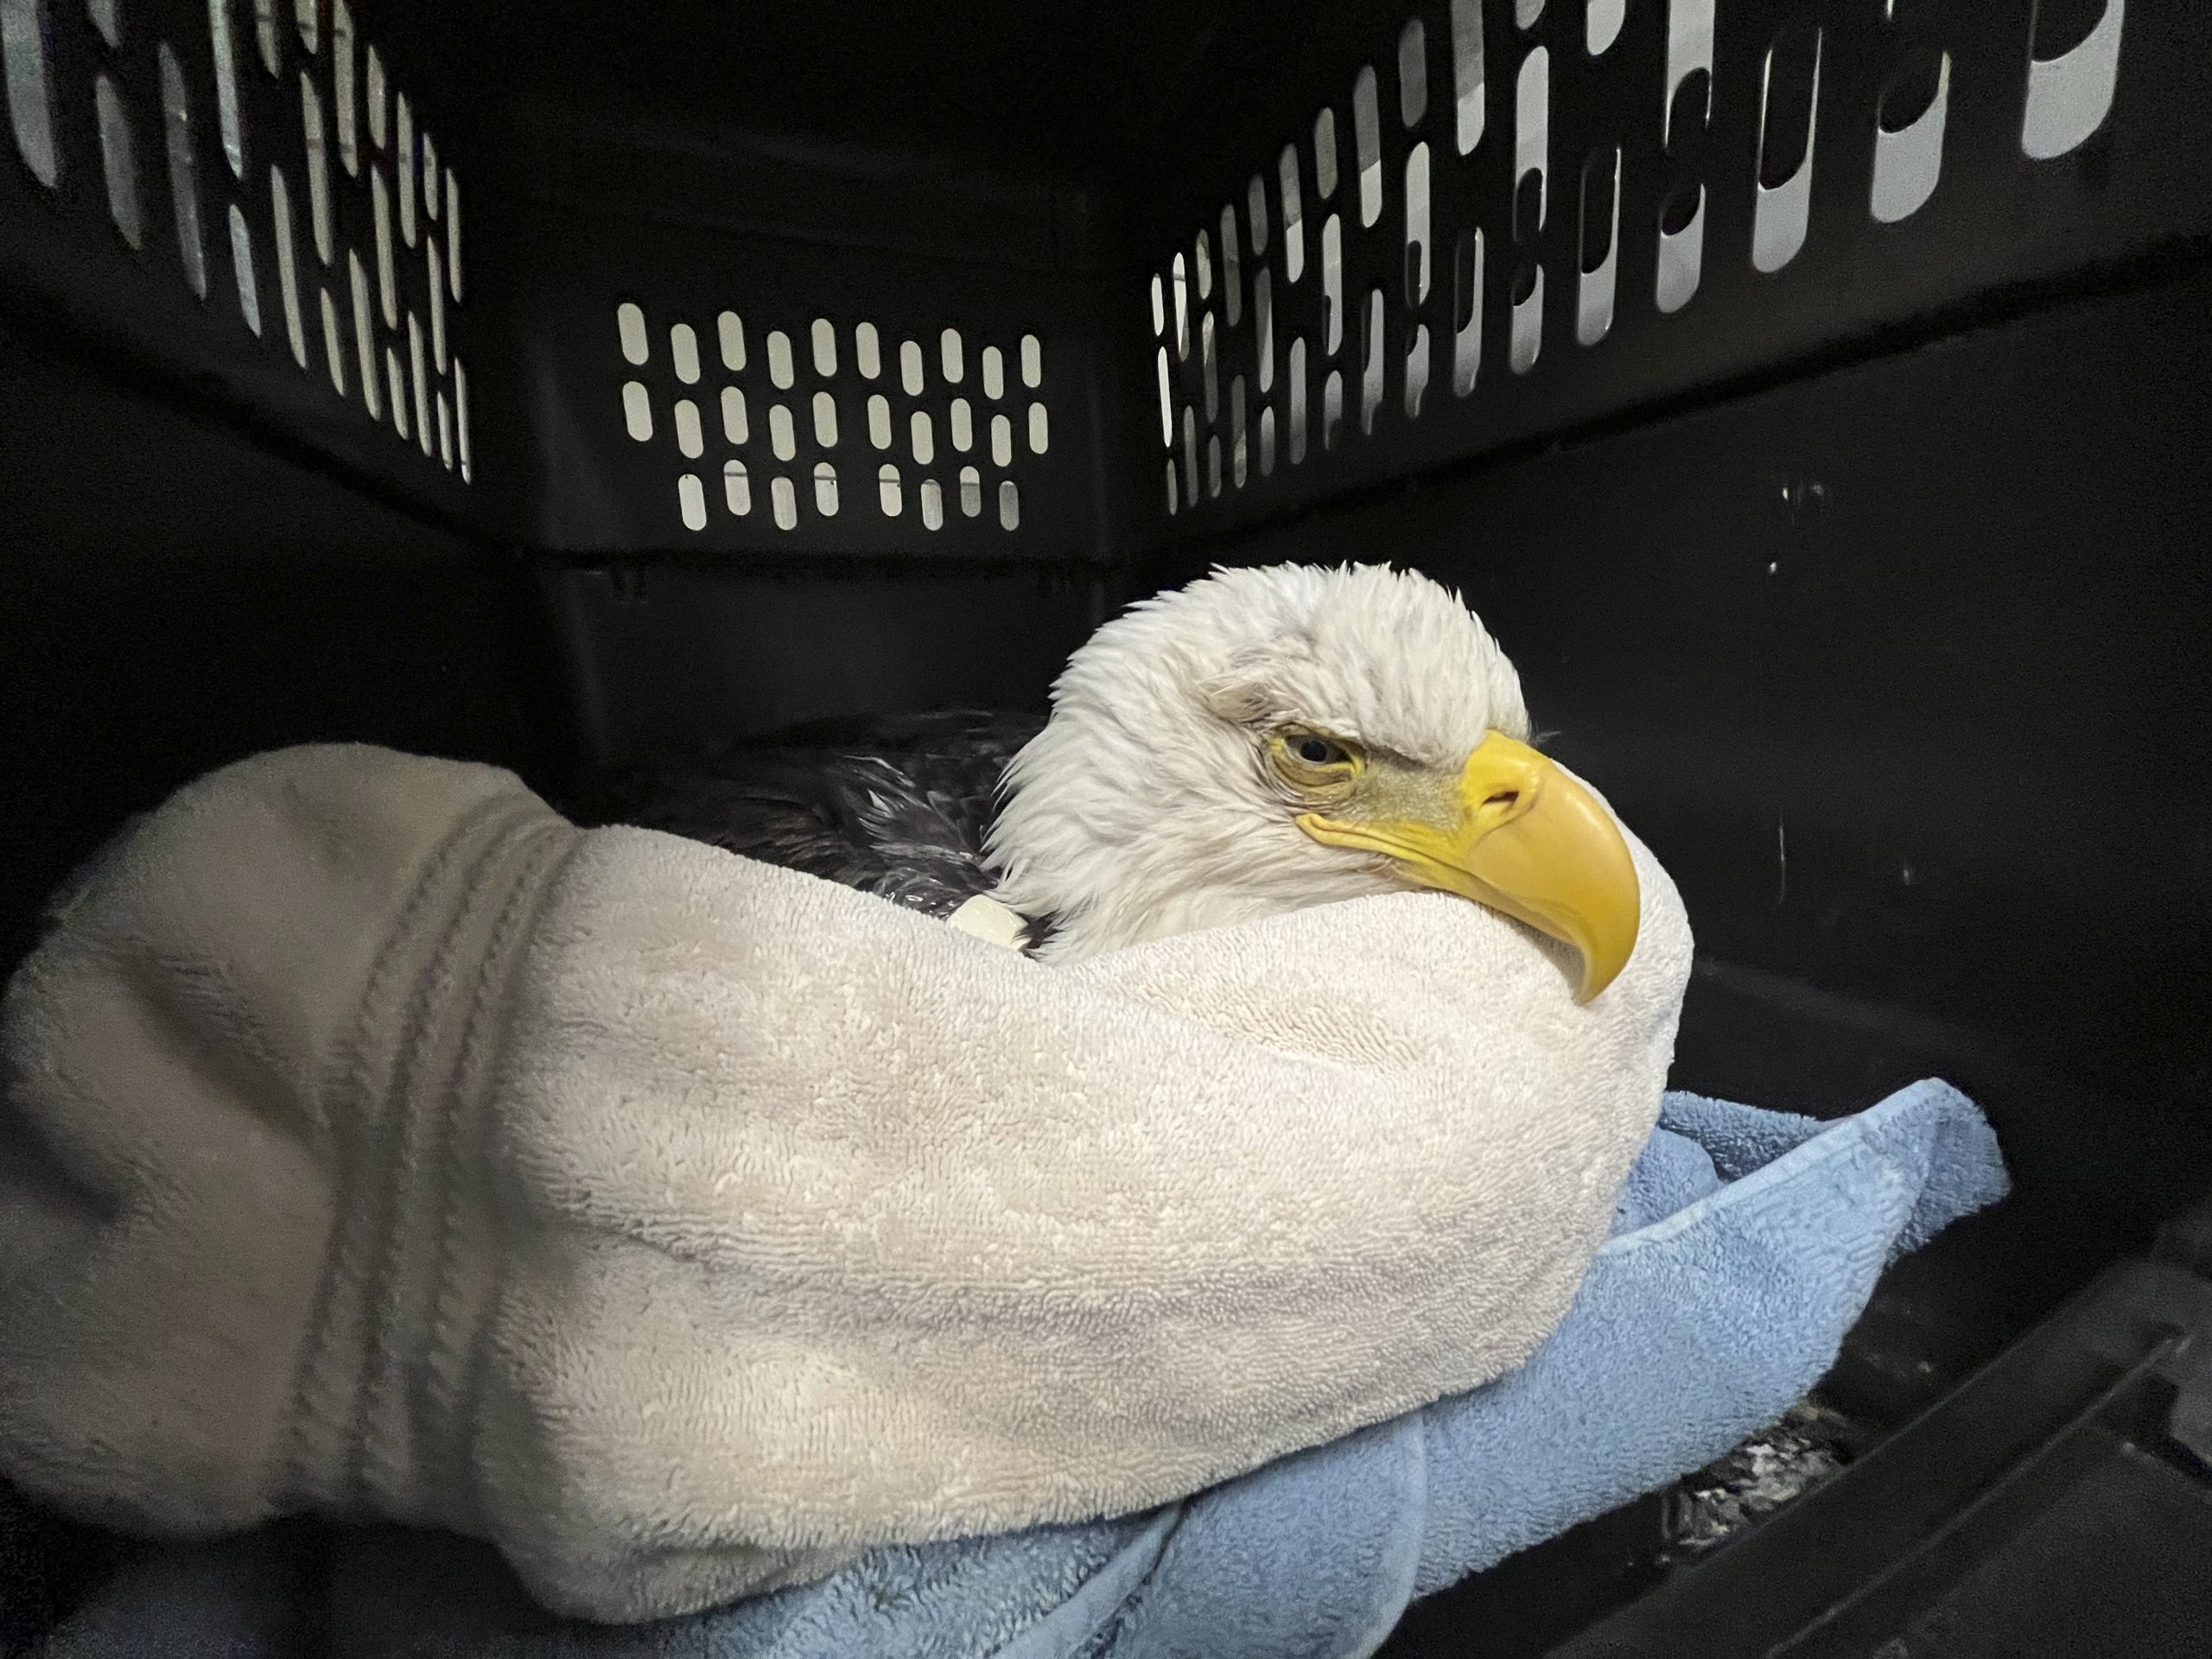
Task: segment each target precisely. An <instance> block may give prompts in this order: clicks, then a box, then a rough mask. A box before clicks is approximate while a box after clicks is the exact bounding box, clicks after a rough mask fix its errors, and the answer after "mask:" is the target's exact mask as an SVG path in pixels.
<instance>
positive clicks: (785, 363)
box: [768, 328, 798, 391]
mask: <svg viewBox="0 0 2212 1659" xmlns="http://www.w3.org/2000/svg"><path fill="white" fill-rule="evenodd" d="M768 378H769V379H771V380H772V381H774V382H775V383H776V388H777V390H778V391H790V390H791V384H792V382H793V381H794V380H796V379H797V378H798V374H797V372H796V369H795V367H794V365H793V362H792V359H791V336H790V335H789V334H785V332H784V331H783V330H782V329H780V328H776V329H772V330H771V331H770V332H769V334H768Z"/></svg>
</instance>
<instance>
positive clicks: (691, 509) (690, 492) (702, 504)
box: [676, 473, 707, 531]
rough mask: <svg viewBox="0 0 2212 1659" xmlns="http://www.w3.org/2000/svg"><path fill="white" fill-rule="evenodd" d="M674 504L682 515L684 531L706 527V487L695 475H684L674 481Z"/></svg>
mask: <svg viewBox="0 0 2212 1659" xmlns="http://www.w3.org/2000/svg"><path fill="white" fill-rule="evenodd" d="M676 503H677V509H678V510H679V511H680V512H682V513H683V528H684V529H686V530H693V531H697V530H704V529H705V528H706V527H707V486H705V485H703V484H702V483H700V481H699V475H698V474H696V473H685V474H683V475H682V476H681V477H680V478H678V479H677V480H676Z"/></svg>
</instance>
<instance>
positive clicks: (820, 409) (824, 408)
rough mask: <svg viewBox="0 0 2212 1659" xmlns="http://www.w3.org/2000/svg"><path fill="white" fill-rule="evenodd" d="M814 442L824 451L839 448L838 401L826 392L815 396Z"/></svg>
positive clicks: (817, 393)
mask: <svg viewBox="0 0 2212 1659" xmlns="http://www.w3.org/2000/svg"><path fill="white" fill-rule="evenodd" d="M814 442H816V443H817V444H818V445H820V446H821V447H822V448H824V449H835V448H836V447H837V400H836V398H835V397H831V396H830V395H829V393H828V392H826V391H817V392H816V393H815V394H814Z"/></svg>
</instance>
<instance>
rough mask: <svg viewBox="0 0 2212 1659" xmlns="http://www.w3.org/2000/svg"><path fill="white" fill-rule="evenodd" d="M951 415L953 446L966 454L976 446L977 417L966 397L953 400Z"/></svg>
mask: <svg viewBox="0 0 2212 1659" xmlns="http://www.w3.org/2000/svg"><path fill="white" fill-rule="evenodd" d="M951 415H952V419H951V428H952V447H953V448H955V449H957V450H958V451H959V452H960V453H961V454H963V455H964V454H967V453H968V452H969V450H970V449H973V448H975V447H976V418H975V416H974V415H973V414H972V413H971V412H970V411H969V408H968V400H967V399H966V398H965V397H956V398H954V399H953V400H952V410H951Z"/></svg>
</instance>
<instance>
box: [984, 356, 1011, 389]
mask: <svg viewBox="0 0 2212 1659" xmlns="http://www.w3.org/2000/svg"><path fill="white" fill-rule="evenodd" d="M983 396H984V397H988V398H991V399H992V400H994V401H996V400H997V399H999V398H1001V397H1005V396H1006V353H1004V352H1001V350H999V348H998V347H997V346H984V347H983Z"/></svg>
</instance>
